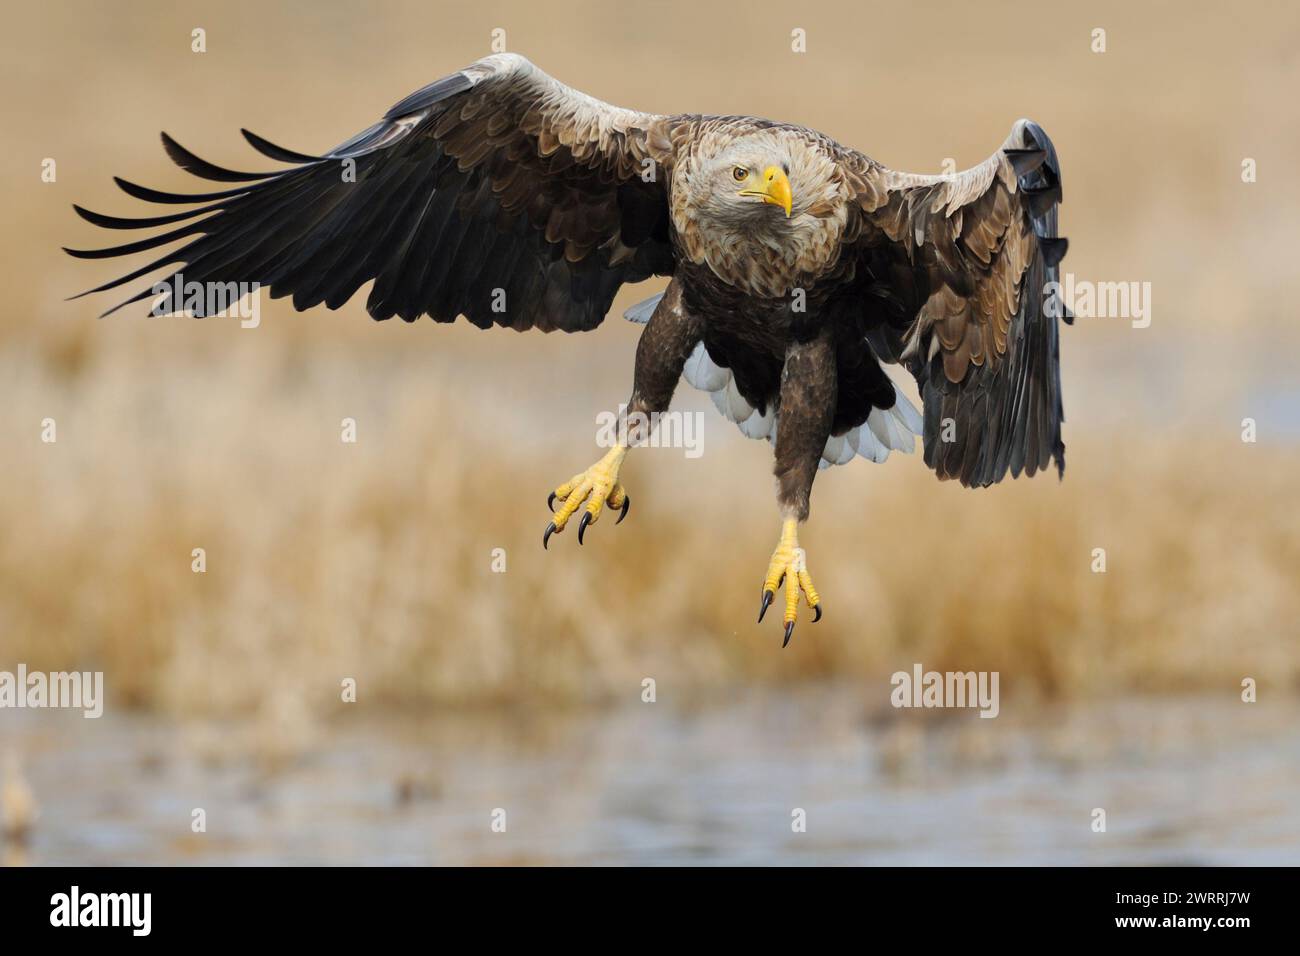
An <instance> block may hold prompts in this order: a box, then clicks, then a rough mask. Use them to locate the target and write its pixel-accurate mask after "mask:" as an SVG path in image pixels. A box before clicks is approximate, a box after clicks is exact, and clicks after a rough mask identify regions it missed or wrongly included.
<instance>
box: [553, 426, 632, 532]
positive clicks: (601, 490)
mask: <svg viewBox="0 0 1300 956" xmlns="http://www.w3.org/2000/svg"><path fill="white" fill-rule="evenodd" d="M626 455H627V448H626V447H625V446H623V445H616V446H614V447H613V448H611V449H610V450H609V452H608V453H607V454H606V455H605V457H604V458H602V459H601V460H600V461H598V462H596V463H595V464H594V465H592V466H591V467H590V468H588V469H587V470H586V471H584V472H582V473H581V474H577V475H574V476H573V477H572V478H570V479H569V480H568V481H566V482H565V483H564V484H562V485H560V487H558V488H556V489H555V491H554V493H552V495H551V497H550V500H549V502H548V503H549V504H550V505H551V507H552V508H554V507H555V502H557V501H559V502H560V507H559V508H558V509H557V510H556V511H555V516H554V517H553V518H552V519H551V523H550V524H549V525H548V526H547V528H546V533H545V534H544V535H543V536H542V546H543V547H545V546H546V545H547V543H548V542H549V541H550V538H551V535H552V534H556V533H558V532H560V531H563V530H564V526H565V525H566V524H568V523H569V519H570V518H572V517H573V516H574V515H575V514H576V513H577V512H578V509H579V508H581V507H582V505H583V503H584V502H585V503H586V505H587V508H586V513H585V514H583V516H582V520H581V521H580V522H579V523H578V544H582V535H583V532H584V531H586V530H587V526H588V525H592V524H595V523H596V522H597V521H598V520H599V519H600V513H601V512H602V511H603V510H604V508H605V504H606V503H608V504H609V506H610V507H611V508H617V509H619V516H618V520H619V521H622V520H623V518H624V517H625V516H626V515H627V509H628V507H629V506H630V505H631V503H632V502H631V499H630V498H629V497H628V494H627V492H626V491H625V490H624V489H623V486H622V485H621V484H619V481H618V471H619V468H620V467H621V466H622V464H623V458H624V456H626ZM615 523H616V524H617V522H615Z"/></svg>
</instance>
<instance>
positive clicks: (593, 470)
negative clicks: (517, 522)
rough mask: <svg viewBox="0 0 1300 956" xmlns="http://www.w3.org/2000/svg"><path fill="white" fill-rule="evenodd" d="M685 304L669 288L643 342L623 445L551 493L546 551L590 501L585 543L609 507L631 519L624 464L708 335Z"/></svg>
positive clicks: (622, 419)
mask: <svg viewBox="0 0 1300 956" xmlns="http://www.w3.org/2000/svg"><path fill="white" fill-rule="evenodd" d="M681 300H682V297H681V289H680V287H679V286H678V285H677V283H676V281H674V282H672V283H670V284H669V286H668V289H667V290H666V291H665V293H664V297H663V298H662V299H661V300H660V301H659V305H658V306H657V307H656V308H655V311H654V314H653V315H652V316H650V321H649V322H648V323H647V324H646V327H645V331H644V332H642V333H641V338H640V339H639V340H638V342H637V346H636V368H635V371H634V373H633V378H632V397H631V399H629V400H628V403H627V405H626V406H624V407H623V408H622V409H621V410H620V416H619V423H618V424H619V428H618V441H617V444H615V445H614V447H613V448H611V449H610V450H609V452H608V453H606V455H605V456H604V457H603V458H601V459H600V461H598V462H596V463H595V464H594V465H592V466H591V467H590V468H588V469H587V470H586V471H583V472H581V473H580V474H577V475H574V476H573V477H572V478H570V479H569V480H568V481H566V482H565V483H564V484H562V485H560V487H558V488H556V489H555V491H554V492H552V493H551V497H550V499H549V500H548V502H547V503H548V504H549V505H550V506H551V508H552V509H553V510H554V516H553V517H552V518H551V523H550V524H549V525H547V526H546V532H545V534H543V535H542V546H543V547H545V546H546V543H547V542H548V541H549V540H550V537H551V535H552V534H556V533H558V532H560V531H563V530H564V526H565V525H566V524H568V523H569V519H570V518H572V517H573V516H574V515H575V514H576V513H577V512H578V509H580V508H582V506H583V504H584V502H585V504H586V509H585V511H584V513H583V515H582V519H581V520H580V521H579V522H578V543H579V544H581V543H582V534H583V532H584V531H586V530H587V526H588V525H591V524H595V522H596V521H597V520H598V519H599V518H600V514H601V511H603V510H604V508H605V505H609V507H611V508H615V509H618V511H619V516H618V521H616V522H614V523H615V524H618V523H619V522H620V521H622V520H623V519H624V518H625V517H626V516H627V510H628V507H629V506H630V504H631V499H630V498H629V497H628V494H627V491H625V490H624V488H623V486H622V484H620V483H619V480H618V475H619V469H620V468H621V467H622V465H623V459H624V458H625V457H626V456H627V452H628V449H629V448H630V447H633V446H635V445H637V444H639V443H641V442H642V441H644V440H645V439H647V438H649V437H650V432H651V431H652V430H653V428H654V423H655V418H654V417H653V416H654V415H655V413H658V412H665V411H667V410H668V405H669V403H670V402H671V401H672V398H673V391H674V389H676V387H677V380H678V379H679V378H681V374H682V369H683V368H684V367H685V365H686V359H687V358H688V357H689V356H690V354H691V352H692V351H693V350H694V348H695V346H696V345H697V344H698V343H699V341H700V336H701V335H702V327H701V325H700V323H699V322H698V321H697V320H696V319H694V318H692V317H691V316H690V315H688V314H687V312H686V310H685V309H684V308H683V307H682V301H681ZM557 501H558V502H560V506H559V508H555V503H556V502H557Z"/></svg>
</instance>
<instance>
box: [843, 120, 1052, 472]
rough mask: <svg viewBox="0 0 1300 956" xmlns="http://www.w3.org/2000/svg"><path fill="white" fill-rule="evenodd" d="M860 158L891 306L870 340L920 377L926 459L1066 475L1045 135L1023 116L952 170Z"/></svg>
mask: <svg viewBox="0 0 1300 956" xmlns="http://www.w3.org/2000/svg"><path fill="white" fill-rule="evenodd" d="M851 166H852V167H853V169H852V178H853V180H854V182H853V185H854V187H855V189H856V192H857V199H858V205H859V208H860V209H861V211H862V212H863V214H864V218H865V222H864V227H863V230H862V234H861V236H860V237H859V239H858V244H859V246H860V248H861V250H862V258H863V260H864V265H865V266H866V269H867V274H868V278H867V280H866V281H868V282H870V283H871V284H872V285H871V290H872V294H873V296H875V297H877V298H878V299H879V300H880V306H879V307H880V308H882V310H883V311H884V313H885V315H886V321H883V322H881V323H880V324H878V325H877V326H876V327H875V328H873V329H872V330H871V331H870V332H869V333H868V338H869V341H870V342H871V345H872V348H873V349H874V350H875V351H876V353H877V354H878V355H879V356H880V357H881V358H883V359H886V360H889V361H896V362H897V361H901V362H903V363H904V364H905V365H906V366H907V367H908V368H909V370H910V371H911V372H912V373H913V375H914V376H915V377H916V380H917V383H918V385H919V386H920V390H921V396H922V399H923V401H924V406H925V409H924V417H925V429H924V431H925V436H924V437H925V461H926V464H928V465H929V466H930V467H932V468H933V469H934V470H935V471H936V473H937V474H938V475H939V477H940V478H957V479H959V480H960V481H961V482H962V484H964V485H974V486H985V485H990V484H993V483H994V482H996V481H999V480H1001V479H1002V478H1003V477H1004V476H1005V475H1006V473H1007V471H1008V470H1009V471H1010V472H1011V475H1012V477H1018V476H1019V475H1020V473H1021V472H1022V471H1023V472H1024V473H1025V474H1027V475H1033V474H1034V473H1035V472H1037V471H1039V470H1040V469H1045V468H1046V467H1047V466H1048V464H1049V462H1050V461H1052V460H1053V459H1055V461H1056V465H1057V468H1058V469H1059V470H1060V471H1062V472H1063V471H1064V468H1065V446H1064V444H1063V443H1062V441H1061V422H1062V421H1063V420H1064V411H1063V408H1062V403H1061V374H1060V358H1059V348H1058V325H1057V318H1058V317H1064V318H1066V320H1067V321H1069V319H1070V317H1069V316H1068V314H1067V313H1066V312H1065V310H1064V309H1063V308H1062V307H1061V303H1060V299H1059V297H1057V296H1055V295H1053V294H1052V289H1053V288H1055V287H1053V286H1051V285H1050V283H1053V282H1056V281H1057V280H1058V275H1059V267H1058V266H1059V263H1060V261H1061V258H1062V256H1064V254H1065V250H1066V240H1065V239H1063V238H1059V237H1058V236H1057V206H1058V204H1059V203H1060V202H1061V170H1060V165H1059V163H1058V161H1057V157H1056V149H1055V147H1054V146H1053V145H1052V142H1051V140H1049V139H1048V138H1047V134H1046V133H1044V132H1043V130H1042V128H1041V127H1039V126H1038V125H1037V124H1036V123H1033V122H1031V121H1029V120H1020V121H1018V122H1017V123H1016V125H1015V127H1014V128H1013V129H1012V131H1011V135H1010V136H1009V137H1008V138H1007V140H1006V142H1005V143H1004V144H1003V146H1002V148H1001V149H1000V150H998V152H996V153H995V154H994V155H993V156H990V157H989V158H988V159H987V160H985V161H984V162H983V163H981V164H980V165H978V166H975V167H974V168H972V169H968V170H966V171H964V172H961V173H956V174H953V175H948V176H921V175H915V174H911V173H899V172H895V171H893V170H890V169H887V168H886V167H884V166H880V165H878V164H876V163H874V162H872V161H871V160H868V159H866V157H862V156H860V155H859V156H858V157H857V159H856V162H854V163H852V164H851Z"/></svg>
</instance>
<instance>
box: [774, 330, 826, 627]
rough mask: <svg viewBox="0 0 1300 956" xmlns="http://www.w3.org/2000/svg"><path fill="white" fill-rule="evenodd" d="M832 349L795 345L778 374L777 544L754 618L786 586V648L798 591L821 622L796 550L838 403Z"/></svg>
mask: <svg viewBox="0 0 1300 956" xmlns="http://www.w3.org/2000/svg"><path fill="white" fill-rule="evenodd" d="M836 391H837V383H836V372H835V350H834V347H833V345H832V343H831V341H830V338H829V336H825V335H823V336H821V337H819V338H817V339H814V340H812V341H810V342H802V343H796V344H795V345H792V346H791V347H790V348H789V350H788V351H787V352H786V359H785V368H784V369H783V370H782V373H781V405H780V424H779V425H778V427H777V434H776V480H777V495H776V498H777V504H778V505H779V506H780V508H781V519H782V520H781V539H780V540H779V541H778V542H777V545H776V550H775V551H773V552H772V560H771V561H770V562H769V563H768V566H767V576H766V577H765V578H764V579H763V598H762V604H761V606H760V607H759V611H758V619H759V621H760V622H761V621H762V620H763V615H764V614H766V613H767V609H768V607H769V606H770V605H771V603H772V600H773V598H774V597H775V596H776V591H777V589H778V588H779V587H780V586H781V585H782V583H784V584H785V641H784V643H783V644H782V645H781V646H782V647H784V646H785V645H787V644H789V643H790V635H791V634H793V633H794V623H795V618H796V616H797V612H798V607H799V593H800V592H801V591H802V592H803V595H804V598H805V600H807V602H808V606H809V607H810V608H812V609H813V613H814V616H813V623H816V622H817V621H820V620H821V617H822V607H821V597H820V595H818V593H817V588H816V587H814V586H813V580H812V575H811V574H809V572H808V560H807V556H806V555H805V554H804V550H803V548H801V547H799V524H800V522H803V521H807V520H808V502H809V497H810V495H811V494H812V483H813V479H814V478H815V477H816V476H817V463H818V462H819V461H820V460H821V454H822V449H823V448H824V447H825V446H826V439H827V438H829V437H830V433H831V424H832V422H833V421H834V418H835V401H836Z"/></svg>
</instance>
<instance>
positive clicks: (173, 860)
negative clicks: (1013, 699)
mask: <svg viewBox="0 0 1300 956" xmlns="http://www.w3.org/2000/svg"><path fill="white" fill-rule="evenodd" d="M1297 717H1300V707H1296V706H1295V705H1293V704H1290V703H1287V704H1285V705H1283V704H1272V705H1266V704H1264V703H1259V704H1243V703H1240V702H1237V701H1236V699H1235V697H1232V696H1229V697H1227V698H1226V699H1224V700H1220V701H1208V700H1202V699H1198V700H1186V699H1179V700H1125V701H1115V702H1108V703H1104V704H1100V703H1099V704H1090V705H1088V706H1086V707H1082V706H1080V707H1072V708H1069V709H1065V708H1043V707H1035V708H1025V709H1023V710H1022V709H1021V708H1020V707H1018V706H1016V705H1014V704H1011V705H1009V704H1007V703H1005V702H1004V705H1003V709H1002V713H1001V715H1000V716H999V717H998V718H996V719H992V720H987V719H980V718H979V717H977V716H976V714H975V713H974V712H970V711H961V712H952V711H948V712H942V713H940V712H922V711H894V710H886V711H883V712H881V711H879V710H871V709H868V708H867V707H866V706H865V705H864V704H863V702H862V698H861V695H860V694H857V693H854V692H852V691H849V690H843V689H831V688H810V689H802V690H798V691H791V692H788V693H775V692H769V693H767V694H765V695H763V696H761V697H753V698H746V699H739V700H734V701H728V702H726V703H722V704H716V705H711V706H710V707H708V708H705V709H699V710H694V711H690V712H684V711H682V710H680V709H673V708H671V707H669V706H668V705H666V704H664V703H654V704H640V705H638V706H635V707H627V708H624V709H617V710H613V711H599V712H594V713H592V712H585V711H584V712H578V713H571V714H560V715H554V714H543V713H536V712H529V713H520V714H514V715H501V714H499V713H491V712H483V713H475V714H464V713H461V714H455V715H443V714H433V715H430V716H428V717H422V718H419V719H416V718H411V717H408V718H404V719H397V718H388V719H384V720H365V719H360V720H356V721H352V720H336V721H333V722H330V723H328V724H324V725H314V726H309V725H307V724H291V723H284V724H282V725H270V726H268V725H265V724H261V725H256V726H254V725H247V726H246V725H215V724H210V723H194V722H185V723H171V722H169V721H165V720H161V719H157V718H146V717H121V716H115V715H113V714H112V713H111V712H110V713H108V714H106V715H105V716H104V717H103V718H101V719H99V720H83V719H82V718H81V717H80V716H79V715H74V714H69V713H57V712H48V711H46V712H39V713H38V712H15V711H7V712H4V713H3V714H0V718H2V719H0V751H3V750H9V751H11V752H17V753H19V754H20V755H21V758H22V767H23V771H22V772H23V776H24V777H25V780H26V784H27V785H28V786H29V787H30V790H31V792H32V794H33V796H34V799H35V804H36V806H37V808H38V813H39V816H38V818H37V819H36V821H35V823H34V825H33V827H32V830H31V837H30V839H29V841H28V842H27V845H26V846H25V847H20V846H16V845H15V843H14V841H12V840H11V841H10V842H9V844H8V845H7V846H6V848H5V859H6V861H7V862H9V863H31V864H146V865H148V864H255V865H256V864H274V863H300V864H346V863H365V864H484V863H514V864H524V863H557V864H672V863H678V864H682V863H703V864H981V863H983V864H1161V863H1189V864H1211V863H1214V864H1292V865H1294V864H1296V863H1300V721H1297ZM0 766H2V765H0ZM196 807H201V808H202V809H203V810H204V811H205V812H206V822H207V831H206V832H205V833H193V832H191V813H192V811H193V809H194V808H196ZM497 808H501V809H504V810H505V823H506V829H505V832H503V833H498V832H493V830H492V821H493V811H494V810H495V809H497ZM796 808H798V809H802V810H803V811H805V812H806V819H807V828H806V832H802V833H797V832H793V830H792V819H793V818H792V813H793V812H794V811H795V810H796ZM1094 808H1104V809H1105V811H1106V815H1107V817H1106V825H1107V826H1106V832H1104V833H1097V832H1093V829H1092V822H1093V810H1094Z"/></svg>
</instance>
